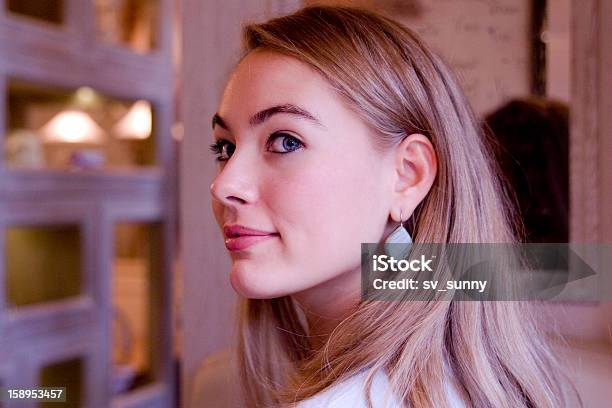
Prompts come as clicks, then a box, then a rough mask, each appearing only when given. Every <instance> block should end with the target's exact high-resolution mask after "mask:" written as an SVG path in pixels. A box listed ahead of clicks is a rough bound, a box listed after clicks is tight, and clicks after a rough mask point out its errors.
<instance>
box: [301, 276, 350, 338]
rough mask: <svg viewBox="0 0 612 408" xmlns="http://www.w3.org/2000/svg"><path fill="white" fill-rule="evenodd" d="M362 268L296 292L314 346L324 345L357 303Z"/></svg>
mask: <svg viewBox="0 0 612 408" xmlns="http://www.w3.org/2000/svg"><path fill="white" fill-rule="evenodd" d="M360 271H361V269H360V267H358V268H356V269H352V270H350V271H347V272H345V273H343V274H341V275H339V276H336V277H334V278H333V279H330V280H329V281H326V282H323V283H321V284H319V285H317V286H315V287H312V288H309V289H307V290H304V291H302V292H299V293H296V294H294V295H292V297H293V299H294V300H295V301H296V303H297V304H298V305H299V306H300V308H301V309H302V310H303V312H304V315H305V317H306V321H307V322H308V332H309V337H310V341H311V344H312V346H313V348H314V349H318V348H320V347H322V346H323V345H324V344H325V343H326V341H327V339H328V338H329V335H330V334H331V332H332V331H333V330H334V328H335V327H336V326H337V325H338V324H339V323H340V322H341V321H342V320H343V319H344V318H345V317H346V316H348V315H349V314H350V313H351V312H352V311H353V310H354V309H355V307H356V306H357V304H358V303H359V299H360V291H361V272H360Z"/></svg>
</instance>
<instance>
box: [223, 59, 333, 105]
mask: <svg viewBox="0 0 612 408" xmlns="http://www.w3.org/2000/svg"><path fill="white" fill-rule="evenodd" d="M284 103H294V104H296V105H299V106H302V107H305V108H309V109H310V110H311V111H312V112H321V111H324V110H325V109H326V108H330V105H334V104H339V103H340V102H339V100H338V97H337V95H336V94H335V92H334V91H333V90H332V88H331V86H330V85H329V84H328V82H327V81H326V80H325V79H324V78H323V77H322V76H321V75H320V74H319V73H318V72H316V71H315V70H314V69H313V68H311V67H310V66H308V65H307V64H305V63H303V62H301V61H299V60H297V59H295V58H292V57H288V56H285V55H282V54H278V53H274V52H269V51H255V52H251V53H250V54H248V55H247V56H246V57H245V58H244V59H243V60H242V61H241V62H240V63H239V64H238V66H237V67H236V69H235V70H234V71H233V73H232V75H231V77H230V79H229V81H228V83H227V85H226V87H225V91H224V93H223V97H222V99H221V103H220V106H219V113H220V114H221V116H223V115H224V113H225V114H226V115H227V116H231V115H236V114H240V113H245V114H248V113H253V112H256V111H258V110H261V109H265V108H267V107H269V106H274V105H278V104H284Z"/></svg>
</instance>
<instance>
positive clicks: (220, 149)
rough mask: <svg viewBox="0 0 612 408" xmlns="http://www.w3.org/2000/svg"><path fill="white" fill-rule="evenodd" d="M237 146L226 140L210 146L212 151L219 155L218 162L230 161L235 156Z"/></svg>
mask: <svg viewBox="0 0 612 408" xmlns="http://www.w3.org/2000/svg"><path fill="white" fill-rule="evenodd" d="M234 150H236V146H234V145H233V144H232V143H230V142H229V141H227V140H225V139H219V140H217V141H216V142H215V143H213V144H211V145H210V151H211V152H213V153H214V154H216V155H217V161H218V162H224V161H228V160H229V158H230V157H232V154H234Z"/></svg>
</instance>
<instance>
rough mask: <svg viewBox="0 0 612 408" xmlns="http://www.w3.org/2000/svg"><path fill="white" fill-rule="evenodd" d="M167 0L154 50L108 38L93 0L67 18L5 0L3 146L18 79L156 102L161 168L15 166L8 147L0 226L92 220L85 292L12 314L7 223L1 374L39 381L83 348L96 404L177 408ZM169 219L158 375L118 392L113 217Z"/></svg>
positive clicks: (0, 64)
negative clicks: (113, 357)
mask: <svg viewBox="0 0 612 408" xmlns="http://www.w3.org/2000/svg"><path fill="white" fill-rule="evenodd" d="M156 1H157V2H158V18H157V22H156V25H157V37H156V38H157V41H156V44H155V48H154V49H152V50H151V52H149V53H147V54H138V53H136V52H133V51H132V50H131V49H129V48H127V47H123V46H117V45H114V44H109V43H104V42H101V41H99V40H98V38H97V35H96V32H95V9H94V4H93V2H92V1H82V0H64V5H65V7H66V9H65V18H64V23H63V24H62V25H53V24H45V23H44V22H39V21H38V20H35V19H29V18H26V17H20V16H18V15H14V14H12V13H9V12H6V9H5V1H4V0H0V146H2V148H3V147H4V132H5V130H6V128H7V122H8V119H7V117H6V106H5V105H6V97H5V95H6V92H7V91H8V90H7V86H8V85H7V83H8V80H7V79H8V78H18V79H23V80H26V81H32V82H38V83H41V84H47V85H52V86H57V87H62V88H75V89H76V88H77V87H80V86H90V87H92V88H94V89H96V90H98V91H100V92H102V93H104V94H107V95H109V96H112V97H117V98H120V99H129V100H136V99H147V100H149V101H150V102H151V103H152V105H153V106H154V109H155V123H154V136H155V155H156V157H155V158H156V163H155V164H156V165H155V166H154V167H143V168H134V169H130V170H125V171H123V170H105V171H99V172H87V173H73V172H67V171H60V170H49V169H42V170H12V169H9V168H7V167H6V166H5V165H4V155H3V153H2V155H0V228H4V227H5V226H6V225H14V224H19V225H36V226H38V225H48V224H58V223H63V222H70V223H76V224H79V225H80V226H81V228H82V240H83V241H82V250H83V254H82V260H83V263H84V269H83V271H85V272H86V274H85V275H84V278H86V279H85V280H84V281H83V284H84V287H83V291H82V294H81V296H78V297H75V298H69V299H66V300H61V301H56V302H51V303H48V304H47V303H46V304H40V305H38V304H37V305H32V306H28V307H24V308H17V309H14V310H12V309H11V310H7V309H6V308H4V307H3V306H2V305H4V298H3V297H4V286H5V281H4V279H3V278H4V272H3V269H4V265H5V261H4V251H5V245H4V240H3V235H4V230H2V231H0V331H1V332H2V336H0V346H1V347H0V349H2V350H3V351H2V354H1V355H0V356H1V357H2V359H1V362H0V379H1V380H2V381H3V384H4V385H9V384H10V385H11V386H15V387H25V386H29V385H32V386H33V385H36V384H35V382H36V371H37V370H39V369H40V367H41V366H42V365H44V364H46V363H48V362H53V361H58V360H61V359H65V358H69V357H72V356H77V355H78V356H83V357H84V362H85V368H84V370H85V377H84V378H83V381H84V383H83V384H84V385H85V387H86V389H87V390H86V393H85V394H84V398H85V399H84V401H83V406H85V407H92V408H98V407H110V406H112V407H126V408H127V407H160V408H168V407H174V406H175V401H174V399H175V397H174V395H175V388H176V385H175V383H174V381H175V380H174V376H175V373H174V356H173V347H172V334H173V330H172V329H173V326H172V307H171V305H172V293H173V291H172V286H173V285H172V276H173V274H172V272H171V271H172V264H173V262H172V261H173V257H174V255H173V254H174V242H173V241H174V237H175V231H174V229H175V225H176V222H175V218H176V187H175V186H176V184H177V183H176V164H175V163H174V160H175V152H174V141H173V140H172V138H171V136H170V135H171V132H170V131H171V127H172V124H173V122H174V120H175V117H174V115H175V113H174V97H175V96H174V76H173V75H174V73H173V60H172V46H173V44H172V30H173V27H172V23H173V18H172V15H173V8H172V5H173V0H156ZM123 221H126V222H156V223H160V228H161V229H160V235H161V240H162V242H161V247H160V248H159V251H158V252H159V254H160V260H159V262H156V271H157V276H158V277H159V279H158V280H157V282H156V286H155V287H154V291H155V295H156V296H155V297H154V298H152V299H151V300H152V302H154V304H155V312H156V313H155V315H154V316H153V317H152V318H151V321H152V322H154V324H153V325H152V326H151V331H152V332H154V333H155V335H156V337H157V338H158V339H159V342H158V343H157V348H156V349H155V357H156V358H155V359H154V361H152V365H153V367H152V371H153V372H154V382H153V383H151V384H149V385H146V386H143V387H140V388H137V389H136V390H134V391H133V392H130V393H128V394H122V395H119V396H117V397H114V398H113V396H112V395H111V376H112V366H111V363H110V353H111V352H112V348H111V347H112V340H111V302H112V299H111V286H110V284H111V276H112V259H113V257H114V256H115V254H114V250H113V240H114V225H115V223H117V222H123Z"/></svg>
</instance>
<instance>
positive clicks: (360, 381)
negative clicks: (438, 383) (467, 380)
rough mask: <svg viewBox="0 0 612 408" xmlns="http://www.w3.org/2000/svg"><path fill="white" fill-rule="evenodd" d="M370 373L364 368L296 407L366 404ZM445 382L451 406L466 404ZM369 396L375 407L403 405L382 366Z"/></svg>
mask: <svg viewBox="0 0 612 408" xmlns="http://www.w3.org/2000/svg"><path fill="white" fill-rule="evenodd" d="M367 377H368V372H367V370H363V371H361V372H360V373H359V374H356V375H354V376H352V377H350V378H348V379H347V380H345V381H342V382H340V383H338V384H336V385H333V386H331V387H329V388H328V389H326V390H324V391H323V392H320V393H319V394H317V395H315V396H313V397H311V398H309V399H307V400H304V401H301V402H299V403H298V404H297V405H296V408H323V407H325V408H344V407H351V408H367V406H368V405H367V400H366V393H365V389H366V387H365V386H366V379H367ZM446 385H447V387H446V390H447V396H448V402H449V406H451V407H453V408H463V407H465V404H464V403H463V402H462V401H461V399H460V398H459V395H458V394H457V390H456V389H455V387H454V386H453V385H452V384H451V383H449V382H446ZM370 398H371V399H372V406H373V407H374V408H396V407H401V406H402V404H400V402H399V401H398V400H397V398H396V396H395V395H393V392H392V389H391V384H390V383H389V379H388V378H387V375H386V374H385V373H384V371H382V370H379V371H377V372H376V374H375V375H374V378H373V380H372V388H371V391H370Z"/></svg>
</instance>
